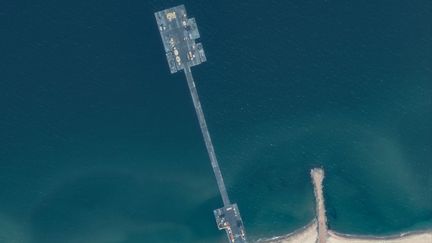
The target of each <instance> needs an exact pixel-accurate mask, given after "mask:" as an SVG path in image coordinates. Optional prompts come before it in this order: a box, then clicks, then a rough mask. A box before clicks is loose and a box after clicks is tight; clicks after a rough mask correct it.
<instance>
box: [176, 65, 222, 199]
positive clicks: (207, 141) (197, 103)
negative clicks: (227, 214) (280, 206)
mask: <svg viewBox="0 0 432 243" xmlns="http://www.w3.org/2000/svg"><path fill="white" fill-rule="evenodd" d="M184 72H185V74H186V79H187V83H188V86H189V91H190V93H191V96H192V100H193V104H194V106H195V111H196V114H197V116H198V121H199V124H200V127H201V133H202V135H203V137H204V142H205V145H206V148H207V152H208V155H209V157H210V162H211V165H212V168H213V172H214V175H215V177H216V181H217V184H218V187H219V192H220V194H221V197H222V201H223V204H224V206H229V205H230V200H229V197H228V193H227V190H226V188H225V183H224V180H223V177H222V172H221V170H220V168H219V163H218V161H217V158H216V154H215V151H214V147H213V143H212V141H211V137H210V133H209V131H208V128H207V123H206V120H205V117H204V112H203V110H202V107H201V102H200V100H199V97H198V92H197V90H196V87H195V82H194V79H193V76H192V71H191V69H190V67H186V68H185V69H184Z"/></svg>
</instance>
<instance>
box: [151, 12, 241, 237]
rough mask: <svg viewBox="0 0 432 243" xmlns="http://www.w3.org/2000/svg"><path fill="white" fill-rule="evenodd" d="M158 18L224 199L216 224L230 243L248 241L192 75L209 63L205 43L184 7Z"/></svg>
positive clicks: (173, 68) (170, 60)
mask: <svg viewBox="0 0 432 243" xmlns="http://www.w3.org/2000/svg"><path fill="white" fill-rule="evenodd" d="M155 17H156V22H157V24H158V28H159V32H160V35H161V37H162V43H163V45H164V49H165V55H166V58H167V60H168V66H169V68H170V71H171V73H176V72H178V71H180V70H183V71H184V73H185V75H186V80H187V83H188V86H189V91H190V94H191V96H192V101H193V104H194V107H195V112H196V114H197V117H198V121H199V125H200V128H201V133H202V135H203V137H204V142H205V145H206V148H207V152H208V155H209V157H210V162H211V165H212V168H213V172H214V175H215V177H216V182H217V185H218V188H219V192H220V195H221V197H222V201H223V204H224V206H223V207H222V208H219V209H216V210H214V211H213V213H214V215H215V218H216V224H217V226H218V228H219V229H220V230H222V229H224V230H225V232H226V234H227V237H228V240H229V242H230V243H244V242H247V241H246V234H245V230H244V226H243V220H242V218H241V216H240V211H239V209H238V207H237V204H235V203H233V204H231V203H230V200H229V197H228V193H227V190H226V188H225V183H224V180H223V177H222V173H221V170H220V168H219V163H218V161H217V158H216V153H215V151H214V147H213V143H212V141H211V137H210V133H209V131H208V128H207V123H206V120H205V117H204V112H203V110H202V107H201V102H200V100H199V96H198V92H197V89H196V86H195V81H194V79H193V76H192V70H191V67H192V66H196V65H198V64H200V63H202V62H205V61H206V60H207V59H206V56H205V54H204V49H203V47H202V45H201V43H195V40H196V39H198V38H199V37H200V35H199V32H198V28H197V25H196V22H195V19H194V18H189V19H188V18H187V14H186V9H185V7H184V5H179V6H176V7H173V8H169V9H165V10H162V11H159V12H156V13H155Z"/></svg>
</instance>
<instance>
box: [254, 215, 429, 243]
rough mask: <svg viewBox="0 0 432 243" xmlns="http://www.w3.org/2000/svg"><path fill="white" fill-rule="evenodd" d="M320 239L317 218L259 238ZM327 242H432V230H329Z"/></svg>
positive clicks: (277, 241)
mask: <svg viewBox="0 0 432 243" xmlns="http://www.w3.org/2000/svg"><path fill="white" fill-rule="evenodd" d="M317 241H318V225H317V222H316V220H313V221H312V222H311V223H309V224H308V225H306V226H305V227H303V228H301V229H299V230H296V231H294V232H293V233H290V234H287V235H282V236H278V237H273V238H271V239H266V240H258V242H263V243H264V242H265V243H294V242H298V243H315V242H317ZM326 242H327V243H432V230H430V231H418V232H417V231H414V232H406V233H402V234H399V235H390V236H362V235H350V234H342V233H337V232H335V231H332V230H329V231H328V237H327V241H326Z"/></svg>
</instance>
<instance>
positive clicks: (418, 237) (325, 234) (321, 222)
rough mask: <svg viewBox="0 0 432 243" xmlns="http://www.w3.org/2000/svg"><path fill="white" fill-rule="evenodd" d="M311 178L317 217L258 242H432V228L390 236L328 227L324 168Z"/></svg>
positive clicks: (317, 170) (316, 171)
mask: <svg viewBox="0 0 432 243" xmlns="http://www.w3.org/2000/svg"><path fill="white" fill-rule="evenodd" d="M310 175H311V179H312V184H313V186H314V195H315V204H316V205H315V206H316V218H315V219H314V220H312V221H311V222H310V223H309V224H307V225H306V226H304V227H302V228H300V229H298V230H296V231H294V232H292V233H289V234H286V235H282V236H277V237H272V238H270V239H267V240H258V242H267V243H294V242H302V243H432V229H431V230H423V231H409V232H404V233H400V234H396V235H389V236H373V235H351V234H343V233H338V232H336V231H333V230H330V229H328V226H327V217H326V215H325V212H326V210H325V204H324V196H323V186H322V182H323V180H324V170H323V169H322V168H314V169H312V170H311V173H310Z"/></svg>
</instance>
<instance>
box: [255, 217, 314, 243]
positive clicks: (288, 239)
mask: <svg viewBox="0 0 432 243" xmlns="http://www.w3.org/2000/svg"><path fill="white" fill-rule="evenodd" d="M317 227H318V224H317V222H316V220H313V221H312V222H310V223H309V224H307V225H306V226H304V227H303V228H300V229H298V230H296V231H294V232H292V233H290V234H287V235H282V236H277V237H273V238H271V239H266V240H258V242H266V243H294V242H302V243H315V242H316V240H317V239H318V231H317Z"/></svg>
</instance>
